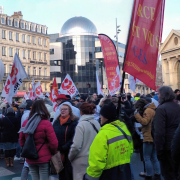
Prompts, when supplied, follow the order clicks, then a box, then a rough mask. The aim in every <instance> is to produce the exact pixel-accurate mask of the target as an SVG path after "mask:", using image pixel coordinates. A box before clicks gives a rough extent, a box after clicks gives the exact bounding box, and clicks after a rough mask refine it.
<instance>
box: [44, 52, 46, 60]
mask: <svg viewBox="0 0 180 180" xmlns="http://www.w3.org/2000/svg"><path fill="white" fill-rule="evenodd" d="M44 61H46V53H44Z"/></svg>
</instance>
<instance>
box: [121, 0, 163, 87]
mask: <svg viewBox="0 0 180 180" xmlns="http://www.w3.org/2000/svg"><path fill="white" fill-rule="evenodd" d="M164 5H165V0H135V1H134V8H133V14H132V19H131V27H130V28H131V29H130V34H129V42H128V49H127V55H126V59H125V64H124V69H123V71H125V72H127V73H129V74H131V75H132V76H134V77H135V78H137V79H139V80H140V81H142V82H143V83H145V84H146V85H147V86H149V87H150V88H151V89H155V80H156V66H157V59H158V50H159V45H160V42H161V37H162V27H163V19H164Z"/></svg>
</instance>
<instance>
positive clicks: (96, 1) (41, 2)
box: [0, 0, 180, 43]
mask: <svg viewBox="0 0 180 180" xmlns="http://www.w3.org/2000/svg"><path fill="white" fill-rule="evenodd" d="M132 2H133V0H0V5H2V6H4V13H5V14H7V15H9V16H10V15H12V14H13V12H14V11H15V12H16V11H22V14H23V18H24V19H25V20H27V21H31V22H35V23H38V24H42V25H46V26H48V33H49V34H52V33H59V32H60V29H61V27H62V25H63V24H64V22H66V21H67V20H68V19H69V18H71V17H74V16H84V17H86V18H88V19H90V20H91V21H92V22H93V23H94V24H95V25H96V27H97V30H98V33H104V34H107V35H108V36H110V37H111V38H112V39H114V35H115V33H116V26H115V25H116V24H115V18H117V20H118V25H121V33H120V34H119V41H120V42H121V43H126V39H127V32H128V28H129V21H130V14H131V9H132ZM179 7H180V0H166V5H165V17H164V30H163V41H164V40H165V39H166V37H167V36H168V34H169V33H170V31H171V30H172V29H179V30H180V10H179Z"/></svg>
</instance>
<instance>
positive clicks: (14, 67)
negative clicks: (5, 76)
mask: <svg viewBox="0 0 180 180" xmlns="http://www.w3.org/2000/svg"><path fill="white" fill-rule="evenodd" d="M17 74H18V69H17V68H16V66H15V63H14V64H13V67H12V71H11V74H10V76H11V79H12V84H13V85H14V84H15V83H16V80H17V79H16V75H17Z"/></svg>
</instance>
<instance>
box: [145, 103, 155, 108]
mask: <svg viewBox="0 0 180 180" xmlns="http://www.w3.org/2000/svg"><path fill="white" fill-rule="evenodd" d="M144 108H145V109H147V108H150V109H153V110H155V109H156V106H155V104H154V103H150V104H147V105H146V106H144Z"/></svg>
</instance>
